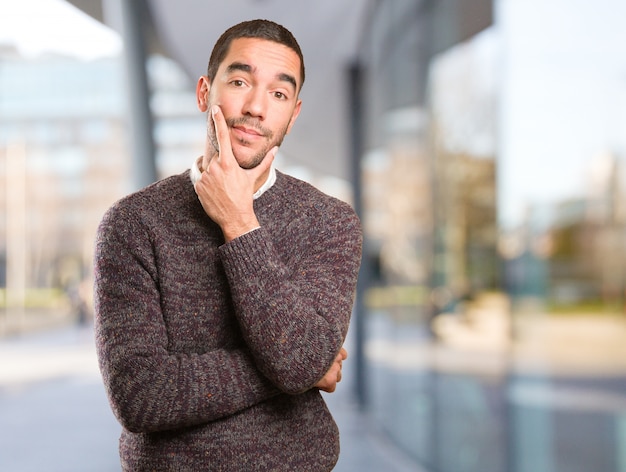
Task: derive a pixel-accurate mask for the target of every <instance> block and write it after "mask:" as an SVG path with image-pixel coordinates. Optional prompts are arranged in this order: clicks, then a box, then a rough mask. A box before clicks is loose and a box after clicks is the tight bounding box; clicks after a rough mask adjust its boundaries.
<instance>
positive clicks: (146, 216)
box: [101, 171, 194, 227]
mask: <svg viewBox="0 0 626 472" xmlns="http://www.w3.org/2000/svg"><path fill="white" fill-rule="evenodd" d="M193 195H194V192H193V185H192V184H191V181H190V179H189V171H185V172H183V173H182V174H177V175H173V176H170V177H166V178H164V179H162V180H159V181H158V182H155V183H153V184H151V185H148V186H147V187H144V188H142V189H141V190H138V191H136V192H133V193H131V194H129V195H126V196H125V197H122V198H121V199H119V200H118V201H116V202H115V203H114V204H113V205H112V206H111V207H110V208H109V209H108V210H107V211H106V213H105V214H104V216H103V218H102V222H101V227H107V226H110V225H115V226H119V225H124V226H136V225H138V224H141V223H142V222H144V223H147V222H148V221H149V220H151V219H153V218H159V219H162V218H163V216H164V215H165V214H167V213H168V212H172V211H174V210H176V209H177V208H178V207H180V206H181V205H184V204H185V201H186V200H187V199H189V198H190V196H193Z"/></svg>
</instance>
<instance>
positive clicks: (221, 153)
mask: <svg viewBox="0 0 626 472" xmlns="http://www.w3.org/2000/svg"><path fill="white" fill-rule="evenodd" d="M211 117H212V118H213V126H214V128H215V139H217V146H218V156H217V160H218V162H221V160H222V158H226V160H227V161H228V160H230V159H231V158H232V159H234V158H235V157H234V156H233V150H232V147H231V145H230V135H229V133H228V125H227V124H226V118H224V114H223V113H222V109H221V108H220V107H219V106H218V105H213V107H211Z"/></svg>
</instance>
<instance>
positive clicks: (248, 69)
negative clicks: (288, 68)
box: [226, 62, 298, 90]
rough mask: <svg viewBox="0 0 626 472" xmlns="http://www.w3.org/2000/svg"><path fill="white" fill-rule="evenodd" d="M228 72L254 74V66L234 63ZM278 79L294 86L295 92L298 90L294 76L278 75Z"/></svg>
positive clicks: (227, 69) (228, 68)
mask: <svg viewBox="0 0 626 472" xmlns="http://www.w3.org/2000/svg"><path fill="white" fill-rule="evenodd" d="M226 71H227V72H228V73H230V72H234V71H242V72H247V73H252V66H251V65H250V64H245V63H243V62H233V63H232V64H230V65H229V66H228V67H227V68H226ZM276 78H277V79H278V80H280V81H281V82H287V83H289V84H291V85H293V88H294V90H298V83H297V82H296V79H295V77H294V76H292V75H290V74H286V73H284V72H283V73H280V74H278V75H277V76H276Z"/></svg>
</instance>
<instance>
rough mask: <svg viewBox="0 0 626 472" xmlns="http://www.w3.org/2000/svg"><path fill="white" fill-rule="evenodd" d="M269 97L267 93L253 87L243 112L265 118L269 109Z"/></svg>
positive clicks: (261, 118) (254, 116)
mask: <svg viewBox="0 0 626 472" xmlns="http://www.w3.org/2000/svg"><path fill="white" fill-rule="evenodd" d="M267 98H268V97H267V94H265V93H263V91H261V90H260V89H259V88H257V87H253V88H251V89H250V91H249V92H248V94H247V96H246V100H245V102H244V108H243V110H242V112H243V114H244V115H248V116H251V117H253V118H258V119H260V120H263V119H264V118H265V113H266V110H267Z"/></svg>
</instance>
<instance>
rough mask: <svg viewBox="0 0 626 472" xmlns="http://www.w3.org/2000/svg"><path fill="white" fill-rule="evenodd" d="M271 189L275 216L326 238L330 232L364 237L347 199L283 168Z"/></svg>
mask: <svg viewBox="0 0 626 472" xmlns="http://www.w3.org/2000/svg"><path fill="white" fill-rule="evenodd" d="M268 193H270V195H271V197H270V198H272V199H275V202H273V203H272V206H273V207H275V210H274V212H275V213H274V216H275V217H276V219H277V220H282V221H283V222H285V224H287V225H289V226H291V227H294V226H296V227H299V228H300V229H301V230H304V229H305V228H310V229H311V230H312V234H318V235H319V237H320V238H322V239H323V238H325V237H326V236H327V235H328V234H329V233H336V234H345V235H350V236H349V238H350V239H355V241H356V240H360V239H361V233H362V230H361V222H360V220H359V218H358V216H357V214H356V212H355V211H354V209H353V208H352V206H351V205H349V204H348V203H347V202H344V201H343V200H340V199H338V198H335V197H333V196H330V195H327V194H325V193H324V192H322V191H320V190H319V189H317V188H316V187H314V186H313V185H311V184H309V183H307V182H304V181H302V180H300V179H297V178H295V177H292V176H290V175H287V174H283V173H281V172H277V179H276V183H275V184H274V187H273V188H272V192H268Z"/></svg>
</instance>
